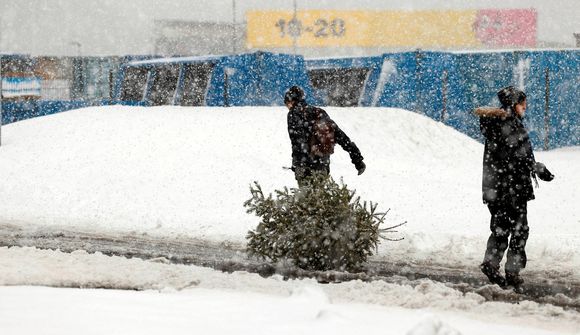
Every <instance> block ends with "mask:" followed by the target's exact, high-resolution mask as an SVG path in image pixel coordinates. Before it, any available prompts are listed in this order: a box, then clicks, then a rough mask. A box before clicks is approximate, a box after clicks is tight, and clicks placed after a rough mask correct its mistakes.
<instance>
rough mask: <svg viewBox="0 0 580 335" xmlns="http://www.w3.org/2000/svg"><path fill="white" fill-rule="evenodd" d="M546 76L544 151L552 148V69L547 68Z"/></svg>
mask: <svg viewBox="0 0 580 335" xmlns="http://www.w3.org/2000/svg"><path fill="white" fill-rule="evenodd" d="M545 74H546V78H545V82H546V89H545V92H546V93H545V100H546V101H545V105H544V150H548V149H549V148H550V68H548V67H546V70H545Z"/></svg>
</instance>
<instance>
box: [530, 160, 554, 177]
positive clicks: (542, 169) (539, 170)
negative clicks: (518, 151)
mask: <svg viewBox="0 0 580 335" xmlns="http://www.w3.org/2000/svg"><path fill="white" fill-rule="evenodd" d="M534 172H535V173H536V175H537V176H538V178H540V179H541V180H543V181H552V179H554V175H553V174H552V173H551V172H550V171H549V170H548V168H547V167H546V166H545V165H544V164H543V163H540V162H536V163H534Z"/></svg>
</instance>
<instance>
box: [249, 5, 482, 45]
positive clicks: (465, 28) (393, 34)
mask: <svg viewBox="0 0 580 335" xmlns="http://www.w3.org/2000/svg"><path fill="white" fill-rule="evenodd" d="M476 16H477V11H475V10H461V11H459V10H458V11H435V10H432V11H430V10H425V11H338V10H335V11H333V10H331V11H326V10H324V11H323V10H308V11H298V12H297V13H296V16H295V17H294V13H293V12H292V11H249V12H247V13H246V19H247V41H246V42H247V46H248V47H249V48H260V47H292V46H293V45H296V46H297V47H379V46H382V47H432V46H437V47H450V46H464V47H474V46H481V45H482V44H481V41H480V40H479V39H478V38H477V37H476V35H475V32H474V30H473V23H474V22H475V20H476Z"/></svg>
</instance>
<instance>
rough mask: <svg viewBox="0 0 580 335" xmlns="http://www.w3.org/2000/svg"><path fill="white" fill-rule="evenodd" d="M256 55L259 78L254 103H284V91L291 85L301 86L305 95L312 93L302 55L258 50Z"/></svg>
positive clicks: (263, 104)
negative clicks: (256, 97) (257, 97)
mask: <svg viewBox="0 0 580 335" xmlns="http://www.w3.org/2000/svg"><path fill="white" fill-rule="evenodd" d="M257 57H258V64H259V66H260V78H259V79H258V83H259V99H258V100H257V101H256V105H261V106H282V105H284V93H285V92H286V90H287V89H288V88H290V87H291V86H293V85H298V86H300V87H302V88H303V89H304V92H305V93H306V95H307V96H310V95H312V88H311V86H310V81H309V80H308V74H307V72H306V64H305V61H304V58H303V57H302V56H295V55H281V54H272V53H267V52H263V53H262V52H260V53H258V54H257Z"/></svg>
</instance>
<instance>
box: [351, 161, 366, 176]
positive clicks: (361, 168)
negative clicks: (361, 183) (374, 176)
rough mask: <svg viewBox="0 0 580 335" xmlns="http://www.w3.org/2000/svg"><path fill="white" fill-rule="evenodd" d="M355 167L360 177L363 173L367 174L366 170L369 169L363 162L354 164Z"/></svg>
mask: <svg viewBox="0 0 580 335" xmlns="http://www.w3.org/2000/svg"><path fill="white" fill-rule="evenodd" d="M354 167H355V168H356V170H357V171H358V175H359V176H360V175H361V174H363V172H365V169H366V168H367V166H366V165H365V163H364V162H363V161H360V162H357V163H355V164H354Z"/></svg>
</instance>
